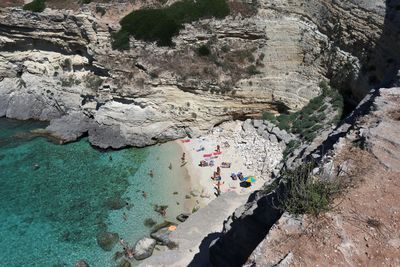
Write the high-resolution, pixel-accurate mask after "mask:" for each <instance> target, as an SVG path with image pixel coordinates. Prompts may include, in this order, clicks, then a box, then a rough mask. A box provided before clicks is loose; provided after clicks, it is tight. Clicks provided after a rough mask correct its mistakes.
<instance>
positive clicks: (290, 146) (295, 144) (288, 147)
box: [283, 140, 301, 159]
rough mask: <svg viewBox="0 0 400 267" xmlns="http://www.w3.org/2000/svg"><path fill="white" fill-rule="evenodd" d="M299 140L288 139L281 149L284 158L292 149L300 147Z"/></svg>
mask: <svg viewBox="0 0 400 267" xmlns="http://www.w3.org/2000/svg"><path fill="white" fill-rule="evenodd" d="M300 145H301V142H300V141H298V140H290V141H289V143H288V144H287V145H286V148H285V150H284V151H283V158H284V159H286V158H287V157H288V156H289V155H290V154H292V152H293V151H294V150H296V149H297V148H298V147H300Z"/></svg>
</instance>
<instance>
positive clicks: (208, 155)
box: [203, 154, 212, 158]
mask: <svg viewBox="0 0 400 267" xmlns="http://www.w3.org/2000/svg"><path fill="white" fill-rule="evenodd" d="M211 156H212V154H204V155H203V157H205V158H207V157H211Z"/></svg>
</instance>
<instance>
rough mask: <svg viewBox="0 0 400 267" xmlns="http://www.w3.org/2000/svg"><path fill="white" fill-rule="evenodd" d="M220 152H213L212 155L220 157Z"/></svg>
mask: <svg viewBox="0 0 400 267" xmlns="http://www.w3.org/2000/svg"><path fill="white" fill-rule="evenodd" d="M221 153H222V152H214V153H213V154H214V155H221Z"/></svg>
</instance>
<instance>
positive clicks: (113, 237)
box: [97, 232, 119, 251]
mask: <svg viewBox="0 0 400 267" xmlns="http://www.w3.org/2000/svg"><path fill="white" fill-rule="evenodd" d="M118 240H119V235H118V234H117V233H111V232H100V233H98V234H97V244H98V245H99V246H100V247H101V248H102V249H103V250H105V251H111V250H112V248H113V247H114V246H115V244H116V243H117V242H118Z"/></svg>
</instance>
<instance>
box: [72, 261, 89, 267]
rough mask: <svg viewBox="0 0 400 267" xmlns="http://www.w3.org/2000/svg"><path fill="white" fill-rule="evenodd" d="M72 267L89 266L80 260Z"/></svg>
mask: <svg viewBox="0 0 400 267" xmlns="http://www.w3.org/2000/svg"><path fill="white" fill-rule="evenodd" d="M74 267H89V264H88V263H87V262H86V261H84V260H80V261H78V262H77V263H75V265H74Z"/></svg>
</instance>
